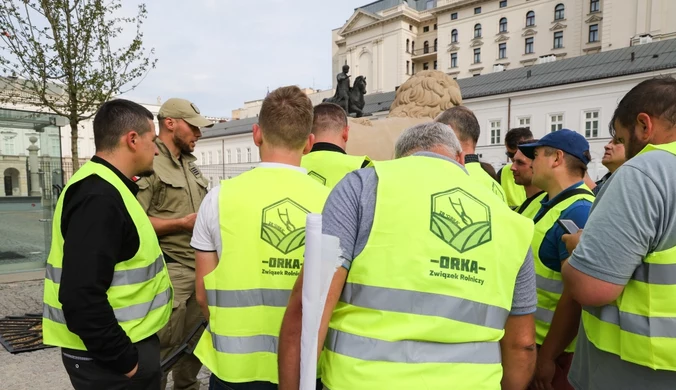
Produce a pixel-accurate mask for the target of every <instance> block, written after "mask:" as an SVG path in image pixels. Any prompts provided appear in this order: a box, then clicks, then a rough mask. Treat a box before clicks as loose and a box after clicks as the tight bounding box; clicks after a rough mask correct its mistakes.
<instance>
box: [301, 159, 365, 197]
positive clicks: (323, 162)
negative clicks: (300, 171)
mask: <svg viewBox="0 0 676 390" xmlns="http://www.w3.org/2000/svg"><path fill="white" fill-rule="evenodd" d="M364 161H367V162H368V165H367V166H372V164H371V159H369V158H368V157H367V156H351V155H349V154H343V153H339V152H332V151H328V150H319V151H316V152H311V153H308V154H306V155H304V156H303V159H302V160H301V163H300V166H301V167H303V168H305V169H307V174H308V176H310V177H312V178H313V179H315V180H317V181H318V182H319V183H321V184H322V185H324V186H326V187H329V188H333V187H335V186H336V184H338V182H339V181H340V180H341V179H342V178H343V177H345V175H347V174H348V173H350V172H352V171H354V170H357V169H360V168H361V167H362V165H363V164H364Z"/></svg>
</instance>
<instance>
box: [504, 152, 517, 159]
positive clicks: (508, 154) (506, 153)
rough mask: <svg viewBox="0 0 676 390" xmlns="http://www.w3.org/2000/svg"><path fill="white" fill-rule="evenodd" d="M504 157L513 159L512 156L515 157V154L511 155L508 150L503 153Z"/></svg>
mask: <svg viewBox="0 0 676 390" xmlns="http://www.w3.org/2000/svg"><path fill="white" fill-rule="evenodd" d="M505 155H506V156H507V157H509V158H514V156H515V155H516V153H512V152H510V151H509V150H508V151H506V152H505Z"/></svg>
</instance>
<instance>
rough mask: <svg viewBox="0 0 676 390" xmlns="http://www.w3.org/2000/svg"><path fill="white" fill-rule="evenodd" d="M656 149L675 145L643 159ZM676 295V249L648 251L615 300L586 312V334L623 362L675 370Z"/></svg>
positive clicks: (649, 148)
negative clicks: (675, 300)
mask: <svg viewBox="0 0 676 390" xmlns="http://www.w3.org/2000/svg"><path fill="white" fill-rule="evenodd" d="M657 150H662V151H665V152H669V153H671V154H672V155H674V156H676V142H674V143H670V144H664V145H648V146H646V147H645V148H644V149H643V150H642V151H641V152H640V153H639V155H641V154H643V153H650V152H653V151H657ZM665 158H673V157H671V156H668V157H665ZM675 296H676V247H672V248H668V249H664V250H661V251H658V252H652V253H648V254H646V256H645V257H644V258H643V262H642V264H641V265H640V266H639V267H638V268H637V269H636V270H635V271H634V274H633V275H632V277H631V279H629V281H628V282H627V284H626V286H625V287H624V289H623V290H622V293H621V294H620V296H619V297H618V298H617V300H615V302H613V303H611V304H609V305H605V306H602V307H584V308H583V309H584V310H583V311H582V324H583V326H584V331H585V334H586V336H587V338H588V339H589V341H590V342H592V343H593V344H594V345H595V346H596V348H598V349H600V350H602V351H605V352H608V353H612V354H615V355H617V356H619V358H620V359H622V360H624V361H628V362H631V363H634V364H638V365H641V366H645V367H649V368H652V369H653V370H668V371H676V353H675V352H674V351H676V306H675V305H674V299H673V297H675Z"/></svg>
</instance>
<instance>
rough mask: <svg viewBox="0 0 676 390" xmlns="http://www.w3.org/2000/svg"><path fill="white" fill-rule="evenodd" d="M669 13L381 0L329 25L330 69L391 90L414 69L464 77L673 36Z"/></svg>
mask: <svg viewBox="0 0 676 390" xmlns="http://www.w3.org/2000/svg"><path fill="white" fill-rule="evenodd" d="M674 20H676V6H675V4H674V3H673V0H483V1H481V0H436V1H430V0H423V1H412V0H410V1H406V0H381V1H376V2H373V3H370V4H367V5H365V6H363V7H359V8H357V9H355V11H354V13H353V14H352V16H351V17H350V18H349V19H348V21H347V22H346V23H345V25H343V26H342V27H340V28H338V29H335V30H333V34H332V55H333V74H334V75H335V74H337V73H339V72H340V71H341V68H342V66H343V65H344V64H347V65H349V66H350V68H351V69H350V74H352V75H353V76H354V77H356V76H358V75H363V76H365V77H366V79H367V83H368V89H369V92H386V91H393V90H395V88H396V87H398V86H399V85H401V84H402V83H403V82H404V81H405V80H407V79H408V77H409V76H410V75H412V74H415V72H417V71H420V70H426V69H437V70H440V71H443V72H445V73H447V74H449V75H451V76H453V77H457V78H464V77H472V76H476V75H480V74H487V73H492V72H495V71H502V70H506V69H515V68H519V67H524V66H532V65H535V64H538V63H542V62H547V61H551V60H552V59H558V60H560V59H563V58H572V57H576V56H581V55H586V54H592V53H598V52H601V51H606V50H614V49H620V48H624V47H628V46H630V45H632V44H635V43H639V42H646V41H651V40H663V39H668V38H673V37H675V36H676V23H674V22H673V21H674ZM333 82H334V87H335V83H336V80H335V79H334V81H333Z"/></svg>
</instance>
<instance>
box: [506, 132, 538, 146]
mask: <svg viewBox="0 0 676 390" xmlns="http://www.w3.org/2000/svg"><path fill="white" fill-rule="evenodd" d="M528 138H533V133H532V132H531V131H530V127H516V128H514V129H511V130H509V131H508V132H507V134H505V145H507V147H508V148H509V149H516V148H517V147H518V146H519V141H521V140H523V139H528Z"/></svg>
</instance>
